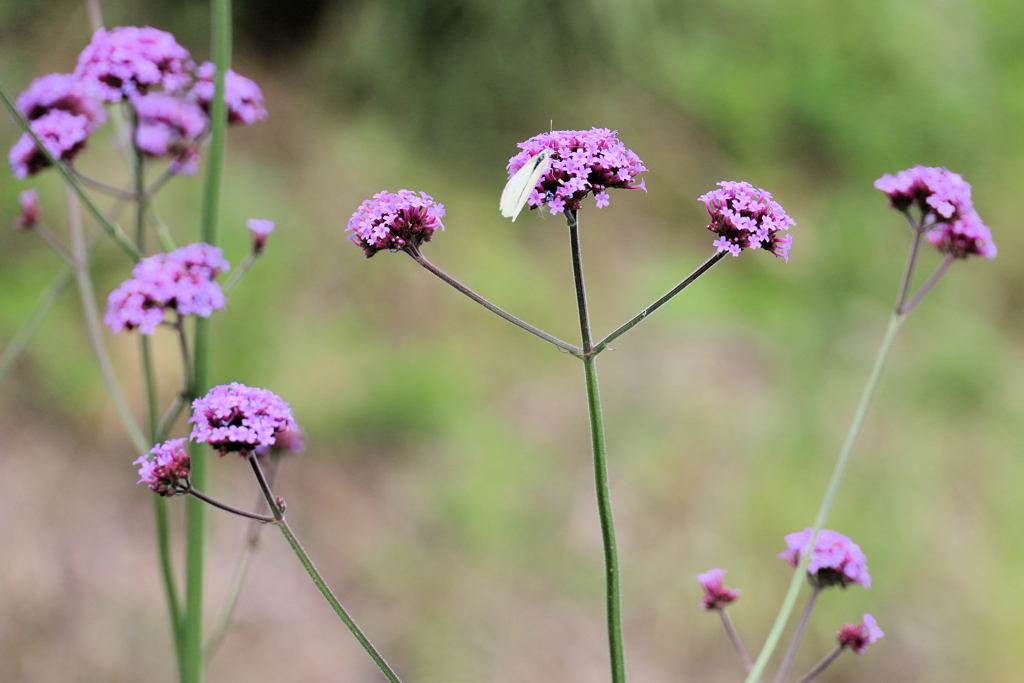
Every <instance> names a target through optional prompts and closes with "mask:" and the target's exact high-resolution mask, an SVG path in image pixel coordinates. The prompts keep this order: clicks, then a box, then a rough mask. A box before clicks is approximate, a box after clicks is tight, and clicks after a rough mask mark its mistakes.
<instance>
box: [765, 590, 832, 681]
mask: <svg viewBox="0 0 1024 683" xmlns="http://www.w3.org/2000/svg"><path fill="white" fill-rule="evenodd" d="M820 594H821V588H819V587H817V586H814V587H813V588H812V589H811V594H810V595H809V596H807V604H806V605H804V613H803V614H802V615H800V622H799V623H798V624H797V625H796V630H795V631H793V637H792V639H790V641H789V647H788V648H786V655H785V656H784V657H783V658H782V664H781V665H780V666H779V672H778V674H777V675H776V676H775V683H785V681H786V676H788V675H789V670H790V668H791V667H792V666H793V660H794V659H796V652H797V650H799V649H800V641H801V640H803V638H804V631H805V630H807V624H808V622H810V620H811V612H812V611H814V605H815V603H817V602H818V596H819V595H820Z"/></svg>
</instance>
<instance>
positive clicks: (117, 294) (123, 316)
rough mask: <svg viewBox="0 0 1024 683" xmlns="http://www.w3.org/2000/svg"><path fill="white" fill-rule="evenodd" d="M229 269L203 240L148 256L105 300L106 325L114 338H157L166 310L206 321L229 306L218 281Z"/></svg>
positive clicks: (216, 252)
mask: <svg viewBox="0 0 1024 683" xmlns="http://www.w3.org/2000/svg"><path fill="white" fill-rule="evenodd" d="M230 268H231V266H230V265H228V262H227V261H225V260H224V257H223V256H222V255H221V250H220V249H219V248H217V247H211V246H210V245H209V244H203V243H201V242H200V243H197V244H190V245H188V246H187V247H182V248H180V249H177V250H175V251H172V252H171V253H169V254H155V255H153V256H150V257H148V258H144V259H142V260H141V261H139V262H138V263H137V264H136V265H135V268H134V269H133V270H132V277H131V278H130V279H128V280H125V281H124V282H123V283H121V286H120V287H118V288H117V289H115V290H114V291H113V292H111V293H110V296H108V297H107V312H106V314H105V315H104V316H103V322H104V323H106V324H107V325H108V326H109V327H110V331H111V332H113V333H114V334H117V333H118V332H120V331H121V330H134V329H138V330H139V332H141V333H142V334H153V331H154V330H155V329H156V326H157V325H159V324H160V323H162V322H163V321H164V313H165V311H167V310H174V311H175V312H177V314H178V315H179V316H184V315H198V316H200V317H203V318H208V317H210V315H211V314H212V313H213V312H214V311H219V310H220V309H222V308H224V305H225V304H226V303H227V301H226V299H225V298H224V292H222V291H221V288H220V285H219V284H217V282H216V281H215V278H216V277H217V276H218V275H220V274H221V273H223V272H227V271H228V270H229V269H230Z"/></svg>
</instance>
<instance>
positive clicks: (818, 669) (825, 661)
mask: <svg viewBox="0 0 1024 683" xmlns="http://www.w3.org/2000/svg"><path fill="white" fill-rule="evenodd" d="M845 649H846V648H845V647H843V646H842V645H838V646H836V647H835V648H834V649H833V650H832V651H831V652H829V653H828V654H827V655H825V656H824V657H823V658H822V660H821V661H820V662H818V663H817V664H815V665H814V668H813V669H811V670H810V671H808V672H807V673H805V674H804V675H803V676H802V677H801V678H800V680H799V681H797V683H811V681H813V680H814V679H815V678H817V677H818V676H820V675H821V674H822V673H823V672H824V671H825V669H827V668H829V667H830V666H832V662H834V661H836V660H837V659H839V655H841V654H843V650H845Z"/></svg>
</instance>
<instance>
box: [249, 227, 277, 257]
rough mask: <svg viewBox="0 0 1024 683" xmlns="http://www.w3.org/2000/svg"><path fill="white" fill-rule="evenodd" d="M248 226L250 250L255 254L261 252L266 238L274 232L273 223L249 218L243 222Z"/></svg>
mask: <svg viewBox="0 0 1024 683" xmlns="http://www.w3.org/2000/svg"><path fill="white" fill-rule="evenodd" d="M245 224H246V225H248V226H249V234H250V235H252V250H253V252H254V253H256V254H260V253H262V252H263V245H264V244H266V242H267V236H268V235H270V233H272V232H273V231H274V221H268V220H266V219H263V218H250V219H249V220H247V221H246V222H245Z"/></svg>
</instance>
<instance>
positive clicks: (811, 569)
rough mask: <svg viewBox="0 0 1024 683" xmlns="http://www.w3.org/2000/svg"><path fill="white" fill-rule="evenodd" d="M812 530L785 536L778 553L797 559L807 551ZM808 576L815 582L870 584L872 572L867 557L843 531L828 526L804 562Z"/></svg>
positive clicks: (823, 584)
mask: <svg viewBox="0 0 1024 683" xmlns="http://www.w3.org/2000/svg"><path fill="white" fill-rule="evenodd" d="M813 534H814V530H813V529H811V528H810V527H807V528H806V529H804V530H803V531H797V532H795V533H792V534H789V535H788V536H786V546H787V548H786V550H784V551H783V552H781V553H779V557H780V558H782V559H783V560H785V561H786V562H788V563H789V564H791V565H793V566H794V567H795V566H797V564H798V563H799V562H800V556H801V555H802V554H803V553H804V552H806V551H807V547H808V546H809V545H810V543H811V536H812V535H813ZM807 576H808V578H809V579H810V580H811V583H813V584H814V585H815V586H817V587H819V588H827V587H828V586H842V587H843V588H846V587H847V586H848V585H850V584H853V583H856V584H860V585H862V586H864V587H865V588H871V575H870V574H868V561H867V558H866V557H865V556H864V553H863V552H861V549H860V547H859V546H858V545H857V544H856V543H854V542H853V541H851V540H850V539H849V538H847V537H846V536H844V535H843V534H841V533H839V532H837V531H832V530H830V529H822V530H821V532H820V533H819V534H818V538H817V540H816V541H815V542H814V550H813V551H812V552H811V562H810V564H808V565H807Z"/></svg>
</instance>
